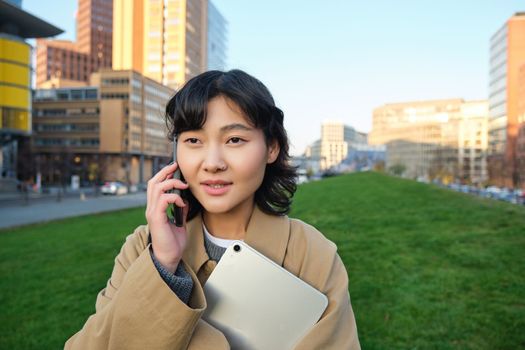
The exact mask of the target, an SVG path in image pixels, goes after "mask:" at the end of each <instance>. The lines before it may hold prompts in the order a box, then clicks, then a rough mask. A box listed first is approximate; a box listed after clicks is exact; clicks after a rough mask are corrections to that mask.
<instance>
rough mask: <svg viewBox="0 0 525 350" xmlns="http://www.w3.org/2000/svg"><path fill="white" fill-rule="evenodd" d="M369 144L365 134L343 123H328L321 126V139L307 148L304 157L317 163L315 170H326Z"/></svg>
mask: <svg viewBox="0 0 525 350" xmlns="http://www.w3.org/2000/svg"><path fill="white" fill-rule="evenodd" d="M367 143H368V142H367V135H366V134H365V133H362V132H359V131H356V130H355V129H354V128H352V127H351V126H347V125H344V124H343V123H342V122H336V121H326V122H323V123H322V124H321V139H319V140H316V141H315V142H313V143H312V144H311V145H309V146H307V148H306V150H305V154H304V155H305V157H307V158H308V159H309V161H310V162H317V165H316V166H315V168H318V169H319V170H326V169H329V168H332V167H334V166H336V165H338V164H340V163H341V162H342V161H343V160H344V159H345V158H346V157H347V155H348V153H349V152H350V151H351V150H353V149H358V148H362V147H364V146H366V145H367Z"/></svg>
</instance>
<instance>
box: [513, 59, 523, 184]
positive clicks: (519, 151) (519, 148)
mask: <svg viewBox="0 0 525 350" xmlns="http://www.w3.org/2000/svg"><path fill="white" fill-rule="evenodd" d="M516 175H517V176H516V180H517V182H516V184H515V185H516V187H519V188H521V189H522V190H525V62H524V63H523V64H522V65H521V68H520V73H519V78H518V134H517V136H516Z"/></svg>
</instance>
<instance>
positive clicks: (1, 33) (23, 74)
mask: <svg viewBox="0 0 525 350" xmlns="http://www.w3.org/2000/svg"><path fill="white" fill-rule="evenodd" d="M20 4H21V1H4V0H0V192H1V191H3V190H5V191H11V190H16V177H17V163H18V160H17V158H18V148H19V142H20V143H23V142H24V141H27V140H28V136H29V135H31V132H32V129H31V109H32V106H31V71H32V67H31V51H32V48H31V46H30V45H29V44H27V43H26V42H25V39H28V38H42V37H50V36H55V35H58V34H60V33H62V30H61V29H59V28H57V27H55V26H53V25H51V24H49V23H47V22H45V21H43V20H41V19H40V18H37V17H35V16H33V15H31V14H29V13H28V12H25V11H24V10H22V9H21V8H20Z"/></svg>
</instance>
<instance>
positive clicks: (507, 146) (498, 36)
mask: <svg viewBox="0 0 525 350" xmlns="http://www.w3.org/2000/svg"><path fill="white" fill-rule="evenodd" d="M524 42H525V12H518V13H516V14H515V15H514V16H512V17H510V18H509V19H508V20H507V21H506V22H505V24H504V25H503V26H502V27H501V28H500V29H499V30H498V31H497V32H496V33H495V34H494V35H493V36H492V37H491V38H490V67H489V106H490V107H489V108H490V119H489V155H488V167H489V168H488V169H489V178H490V182H491V183H492V184H494V185H498V186H506V187H515V186H517V185H518V176H521V175H520V174H518V171H517V164H518V162H520V163H521V162H522V160H519V161H517V159H516V157H517V153H516V144H517V136H518V123H519V121H518V116H519V113H518V108H519V95H518V90H519V79H520V67H521V66H522V65H523V63H524V62H525V45H524Z"/></svg>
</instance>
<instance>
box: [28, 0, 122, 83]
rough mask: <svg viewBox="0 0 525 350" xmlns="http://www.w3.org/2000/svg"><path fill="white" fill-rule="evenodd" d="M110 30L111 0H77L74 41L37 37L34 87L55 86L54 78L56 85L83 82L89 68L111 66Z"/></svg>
mask: <svg viewBox="0 0 525 350" xmlns="http://www.w3.org/2000/svg"><path fill="white" fill-rule="evenodd" d="M112 31H113V1H112V0H78V11H77V38H76V41H75V42H73V41H69V40H46V39H40V40H37V44H36V46H37V50H36V86H37V88H43V87H50V86H57V85H56V81H57V80H58V81H61V83H59V85H60V86H66V84H67V83H68V82H71V83H70V84H71V85H72V86H74V85H78V82H83V83H84V85H87V82H88V81H89V77H90V75H91V73H92V72H96V71H98V70H99V69H100V68H111V58H112V54H111V53H112V40H113V34H112ZM50 81H53V82H50Z"/></svg>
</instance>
